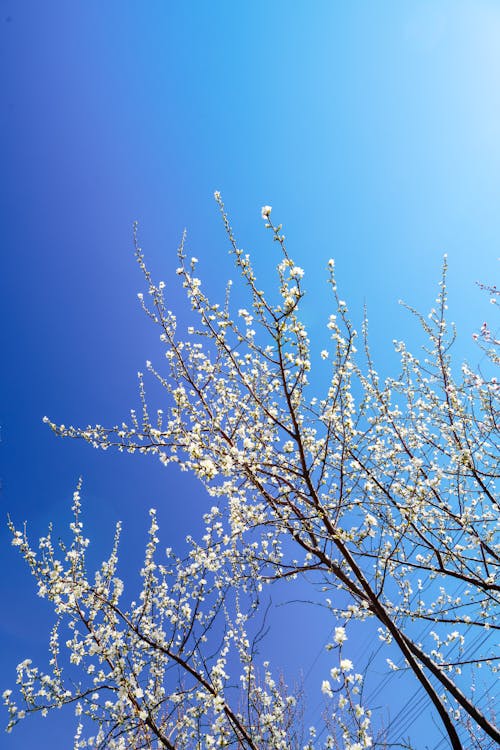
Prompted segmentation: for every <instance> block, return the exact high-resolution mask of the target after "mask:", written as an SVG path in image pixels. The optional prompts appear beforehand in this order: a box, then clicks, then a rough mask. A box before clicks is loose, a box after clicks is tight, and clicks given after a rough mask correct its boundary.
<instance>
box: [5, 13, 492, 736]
mask: <svg viewBox="0 0 500 750" xmlns="http://www.w3.org/2000/svg"><path fill="white" fill-rule="evenodd" d="M0 70H1V71H2V72H1V77H2V89H1V91H2V93H1V102H2V103H1V107H0V118H1V119H0V132H1V133H2V137H1V148H0V153H1V174H2V179H1V185H0V190H1V201H0V206H1V212H2V237H1V243H2V272H1V282H0V283H1V286H2V293H1V295H0V306H1V316H2V328H1V333H0V336H1V342H0V344H1V348H0V353H1V358H2V367H1V368H0V379H1V386H0V394H1V401H0V424H1V427H2V442H1V444H0V460H1V466H0V476H1V479H2V492H1V496H0V505H1V513H0V515H2V516H3V517H4V518H5V516H6V514H7V512H10V513H11V514H12V516H13V517H14V518H15V519H16V520H17V521H18V522H22V521H23V520H25V519H29V521H30V527H31V528H32V530H33V534H34V536H35V538H36V537H37V536H39V535H40V534H41V533H42V532H43V531H44V529H45V527H46V524H47V522H48V521H49V520H50V519H52V520H54V521H55V522H56V524H59V525H60V527H62V525H63V524H66V523H67V521H68V518H69V512H68V511H69V501H70V498H71V494H72V491H73V488H74V486H75V484H76V481H77V478H78V476H79V475H80V474H82V475H83V476H84V479H85V485H84V502H85V508H86V512H87V515H88V517H89V519H91V521H90V528H91V533H92V534H93V536H94V537H95V538H96V544H95V554H96V558H97V557H98V555H99V552H100V550H103V549H104V548H107V547H105V545H106V542H107V541H108V539H109V537H110V534H111V533H112V526H113V523H114V521H115V520H116V519H117V518H122V519H123V520H124V526H125V531H124V551H125V553H126V556H127V561H126V564H127V565H128V566H129V569H133V568H134V567H137V566H138V565H139V563H140V554H141V546H142V540H143V536H144V532H145V529H146V525H147V517H146V516H147V508H149V507H150V506H151V505H154V506H157V507H158V509H159V518H160V522H161V523H162V526H163V538H164V540H165V543H168V544H173V545H175V544H176V542H177V541H179V540H181V539H182V538H183V537H184V536H185V534H186V533H187V531H191V530H192V529H193V527H194V528H195V529H196V525H197V521H196V519H197V517H198V516H199V515H200V513H201V511H202V509H203V507H204V503H205V498H204V497H203V494H202V492H201V491H200V489H199V487H198V486H197V485H196V483H195V481H194V479H191V478H189V477H186V476H184V475H183V476H182V477H181V476H180V475H178V474H176V472H175V471H168V472H166V471H165V469H162V467H161V466H160V465H159V464H158V465H157V464H156V463H154V462H152V461H147V460H145V459H142V460H141V459H140V458H138V457H137V458H135V459H134V458H132V457H129V456H112V455H110V454H108V453H106V454H104V453H97V452H93V451H91V450H90V449H89V448H88V447H87V446H85V445H83V444H78V443H70V442H64V441H58V440H56V439H55V437H54V436H53V435H52V433H51V432H50V431H49V430H48V429H47V427H45V426H44V425H43V424H42V421H41V420H42V417H43V416H44V415H45V414H47V415H49V416H50V417H51V418H53V419H54V420H55V421H57V422H65V423H73V424H83V423H85V424H86V423H89V422H90V423H92V422H97V421H99V422H101V423H115V422H117V421H119V420H121V418H123V417H125V416H126V414H127V410H128V408H129V407H131V406H135V405H137V395H136V372H137V370H138V369H142V368H143V366H144V361H145V360H146V359H147V358H150V359H154V358H155V355H156V353H158V356H159V350H158V346H157V341H156V332H155V331H152V330H151V329H150V327H149V325H148V323H147V321H145V320H144V319H143V316H141V313H140V310H139V308H138V304H137V298H136V293H137V291H139V290H140V289H141V288H142V280H141V278H140V276H139V272H138V270H137V268H136V265H135V263H134V260H133V254H132V243H131V225H132V222H133V221H134V220H136V219H137V220H139V221H140V225H141V230H140V231H141V243H142V245H143V247H144V249H145V251H146V253H147V256H148V259H149V262H150V265H151V266H152V268H153V269H154V271H155V274H156V275H157V276H159V277H162V278H165V279H166V280H167V282H168V281H169V280H170V279H171V278H172V276H173V274H172V271H173V269H174V267H175V248H176V246H177V243H178V240H179V238H180V235H181V232H182V230H183V228H184V227H186V228H187V229H188V232H189V235H188V237H189V249H190V250H191V251H192V252H193V254H195V255H196V256H197V257H199V258H200V274H203V275H204V276H205V278H207V282H208V285H209V288H211V289H213V290H214V291H215V292H216V291H217V290H221V289H222V286H223V284H222V282H223V280H224V279H225V277H226V276H230V275H231V274H232V272H231V268H230V264H229V260H228V258H227V252H226V250H227V244H226V241H225V237H224V234H223V231H222V228H221V226H220V221H219V218H218V215H217V211H216V208H215V206H214V203H213V199H212V194H213V191H214V189H219V190H221V192H222V194H223V197H224V199H225V202H226V205H227V208H228V210H229V211H230V214H231V217H232V223H233V226H234V228H235V231H236V233H237V236H238V239H239V242H240V245H241V246H243V247H245V248H246V249H247V250H249V251H251V252H253V253H254V256H255V258H256V265H257V268H258V270H259V272H260V273H261V276H263V277H265V275H266V273H267V274H269V275H270V276H271V268H272V263H273V258H272V253H273V247H272V245H270V244H269V242H268V241H267V236H266V235H265V233H264V230H263V226H262V221H261V219H260V207H261V206H262V205H263V204H265V203H269V204H271V205H272V206H273V217H274V218H275V219H277V220H279V221H283V223H284V225H285V232H286V234H287V237H288V245H289V249H290V252H291V253H292V255H293V256H294V257H295V258H296V261H297V262H298V263H299V264H300V265H301V266H303V267H304V268H305V270H306V280H307V281H308V286H309V289H310V291H311V294H310V297H309V299H310V300H311V301H310V303H309V307H308V313H307V314H308V316H309V320H310V324H311V327H312V337H313V338H314V331H315V329H316V330H317V331H318V336H319V335H320V333H319V332H320V330H321V331H322V330H323V329H322V328H321V326H322V323H323V319H324V316H326V315H327V313H328V312H329V309H328V305H327V302H326V286H325V285H324V270H323V269H324V267H325V264H326V261H327V259H328V258H329V257H330V256H334V257H335V258H336V262H337V269H338V279H339V284H340V288H341V289H342V295H343V297H345V298H346V299H347V300H348V302H349V305H350V307H351V308H352V310H353V314H354V317H355V318H357V319H358V320H359V316H360V311H361V308H362V305H363V303H364V302H366V304H367V306H368V311H369V315H370V319H371V332H372V341H373V347H374V351H375V356H376V359H377V364H378V367H379V369H380V370H381V371H382V372H388V371H389V370H390V369H391V366H392V364H393V363H394V356H393V355H392V353H391V341H392V339H394V338H406V339H407V340H409V341H410V343H411V342H412V341H415V333H416V329H415V325H414V322H413V321H412V320H411V319H410V318H409V316H408V315H407V314H406V313H405V312H403V311H402V310H401V308H399V307H398V304H397V301H398V299H400V298H403V299H405V300H406V301H408V302H409V303H411V304H413V305H415V306H417V307H421V308H422V309H424V310H426V309H427V308H429V307H430V306H432V304H433V300H434V297H435V292H436V288H437V286H436V285H437V281H438V278H439V274H440V265H441V258H442V255H443V253H444V252H447V253H448V257H449V263H450V291H451V300H450V314H451V317H452V318H453V319H454V320H456V322H457V324H458V327H459V332H460V340H459V347H458V354H459V355H460V354H461V355H463V356H467V357H469V358H470V359H471V361H473V362H474V360H475V358H478V357H479V355H478V354H477V353H476V352H475V350H474V348H473V346H472V344H471V333H472V331H473V330H474V329H475V328H477V327H478V326H479V325H480V324H481V322H482V320H483V318H484V316H485V315H486V314H490V313H491V308H490V307H489V306H488V305H487V300H485V299H483V295H481V293H480V292H479V291H478V289H477V288H476V287H475V285H474V282H475V281H476V280H478V279H480V280H485V281H489V282H491V283H494V282H495V281H496V278H495V277H497V266H498V260H497V259H498V257H499V256H500V219H499V213H498V207H499V205H500V181H499V174H500V85H499V84H500V5H499V4H498V3H497V2H485V1H483V0H474V2H459V1H455V2H440V1H439V0H433V1H432V2H418V3H415V2H402V1H400V0H397V1H396V0H395V1H394V2H377V3H370V2H355V1H353V2H350V3H333V2H329V1H320V0H316V1H315V2H310V1H309V2H305V1H304V0H296V1H295V2H292V3H290V2H286V1H285V0H275V2H272V3H270V2H261V0H252V2H245V3H244V2H240V3H234V2H226V1H221V2H214V3H205V2H201V0H200V1H199V2H192V1H191V2H190V1H185V2H160V1H153V0H150V2H147V3H144V2H138V1H137V2H131V1H129V0H125V1H124V0H120V2H118V1H117V0H108V1H107V2H105V3H104V2H101V1H100V0H85V2H83V1H81V2H78V1H76V2H69V3H68V2H63V1H62V0H49V1H48V2H39V1H37V0H31V1H28V0H15V2H14V0H0ZM171 288H172V305H175V300H176V299H177V298H178V295H179V292H178V290H177V289H176V287H175V283H174V282H172V285H171ZM179 498H182V503H180V501H179ZM181 505H182V507H180V506H181ZM103 545H104V547H103ZM0 565H1V570H2V574H1V581H0V586H1V595H0V601H2V602H3V604H2V609H1V612H2V613H1V615H0V691H1V690H3V689H4V688H5V687H8V686H10V685H11V684H12V683H13V682H14V677H15V673H14V667H15V664H16V663H17V662H18V661H20V660H21V659H23V658H25V657H27V656H35V657H36V655H37V654H41V655H42V656H43V655H44V654H45V650H46V643H47V635H48V630H49V623H50V622H51V620H50V618H48V617H47V607H45V606H44V604H43V602H40V601H39V600H37V599H36V598H35V596H34V587H33V582H32V581H31V580H30V579H29V577H28V575H27V572H26V570H25V569H24V567H23V565H22V563H21V561H20V559H18V557H16V555H15V550H13V549H12V548H11V547H10V544H9V535H8V533H7V530H6V527H5V525H4V523H3V522H2V525H1V527H0ZM304 617H305V615H304ZM304 622H307V632H308V636H309V637H308V638H307V639H304V638H303V637H302V638H300V643H301V644H302V643H303V642H304V641H307V642H310V643H311V646H310V647H309V650H307V649H306V650H305V651H304V661H305V662H307V663H304V665H303V666H304V669H305V670H307V668H308V666H309V664H310V662H311V660H312V658H313V657H314V656H315V655H316V653H317V650H318V648H319V646H320V645H321V642H322V639H323V637H324V634H323V631H322V629H321V627H320V624H319V623H318V624H317V623H315V621H311V618H310V617H309V616H308V617H307V620H306V619H304ZM290 638H292V636H290ZM280 644H284V646H283V649H282V651H281V653H280V649H279V645H280ZM285 646H289V642H288V641H287V640H286V639H284V638H283V634H282V633H281V634H280V635H279V637H278V638H277V639H276V647H275V651H276V661H277V662H278V663H279V660H280V659H282V660H286V659H287V655H286V649H285ZM307 687H308V690H309V689H310V690H311V691H312V692H314V693H315V691H316V690H317V687H316V684H315V683H313V684H312V685H311V686H307ZM315 701H316V699H315V698H313V702H315ZM68 720H69V721H68ZM72 725H73V720H72V717H70V716H69V717H68V718H67V720H64V719H63V718H62V717H61V718H59V717H55V718H54V719H53V720H52V719H51V720H50V721H49V720H47V721H45V722H43V723H40V722H39V721H36V720H34V721H32V722H26V723H25V725H24V726H21V727H19V728H18V729H17V731H15V732H14V733H13V734H12V735H11V736H9V737H3V738H2V739H1V740H0V745H1V746H2V747H5V748H7V750H20V749H21V748H25V747H26V746H27V744H28V743H29V742H30V741H32V740H33V739H34V738H36V746H37V748H40V749H41V750H44V749H45V748H49V747H50V748H59V747H61V748H62V747H67V741H68V740H69V739H70V738H71V736H72ZM51 727H52V728H53V730H52V729H51ZM56 727H57V729H56ZM52 731H54V732H56V734H52ZM59 732H60V734H57V733H59Z"/></svg>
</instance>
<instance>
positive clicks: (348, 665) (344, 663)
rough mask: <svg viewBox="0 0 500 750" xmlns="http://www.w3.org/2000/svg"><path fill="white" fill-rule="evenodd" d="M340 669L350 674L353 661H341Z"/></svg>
mask: <svg viewBox="0 0 500 750" xmlns="http://www.w3.org/2000/svg"><path fill="white" fill-rule="evenodd" d="M340 668H341V670H342V671H343V672H350V671H351V669H352V661H351V660H350V659H341V660H340Z"/></svg>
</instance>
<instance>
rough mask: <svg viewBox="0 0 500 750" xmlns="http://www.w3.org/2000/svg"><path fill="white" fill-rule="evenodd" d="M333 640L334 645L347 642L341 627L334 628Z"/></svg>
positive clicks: (343, 629)
mask: <svg viewBox="0 0 500 750" xmlns="http://www.w3.org/2000/svg"><path fill="white" fill-rule="evenodd" d="M333 640H334V641H335V643H338V644H339V645H342V643H344V642H345V641H347V635H346V632H345V628H342V627H338V628H335V635H334V636H333Z"/></svg>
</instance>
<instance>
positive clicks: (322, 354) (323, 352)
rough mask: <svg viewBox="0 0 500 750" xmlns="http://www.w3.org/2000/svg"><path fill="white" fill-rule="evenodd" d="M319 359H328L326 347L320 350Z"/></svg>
mask: <svg viewBox="0 0 500 750" xmlns="http://www.w3.org/2000/svg"><path fill="white" fill-rule="evenodd" d="M321 359H328V352H327V350H326V349H322V350H321Z"/></svg>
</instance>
